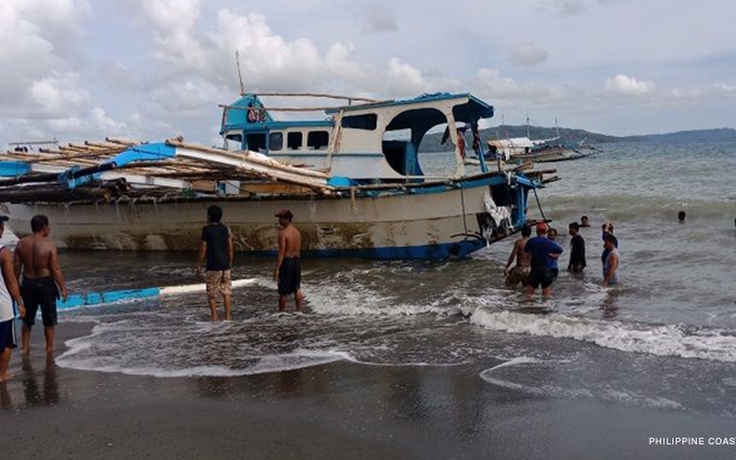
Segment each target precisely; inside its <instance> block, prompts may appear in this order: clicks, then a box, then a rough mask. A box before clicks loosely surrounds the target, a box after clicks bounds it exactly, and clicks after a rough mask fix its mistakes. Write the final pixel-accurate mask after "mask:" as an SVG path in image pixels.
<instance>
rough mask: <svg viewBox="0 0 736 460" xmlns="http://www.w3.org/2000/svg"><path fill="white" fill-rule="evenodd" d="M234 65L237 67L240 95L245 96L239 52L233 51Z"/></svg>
mask: <svg viewBox="0 0 736 460" xmlns="http://www.w3.org/2000/svg"><path fill="white" fill-rule="evenodd" d="M235 65H236V66H237V67H238V82H239V83H240V95H241V96H245V85H244V84H243V74H242V73H241V72H240V51H239V50H237V49H236V50H235Z"/></svg>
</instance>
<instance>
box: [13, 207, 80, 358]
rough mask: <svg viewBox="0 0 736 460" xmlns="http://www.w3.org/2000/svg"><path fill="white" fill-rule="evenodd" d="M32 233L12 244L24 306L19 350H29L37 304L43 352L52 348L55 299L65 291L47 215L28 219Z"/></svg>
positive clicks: (55, 319) (64, 294) (26, 351)
mask: <svg viewBox="0 0 736 460" xmlns="http://www.w3.org/2000/svg"><path fill="white" fill-rule="evenodd" d="M31 230H32V231H33V234H32V235H30V236H27V237H25V238H23V239H22V240H20V241H19V242H18V246H16V247H15V274H16V277H18V278H20V275H21V273H22V274H23V284H22V285H21V289H20V291H21V295H22V296H23V302H24V303H25V306H26V316H25V318H24V319H23V354H28V353H30V352H31V329H32V328H33V326H34V324H35V323H36V313H37V312H38V308H39V307H41V317H42V318H43V326H44V335H45V336H46V354H48V355H50V354H52V353H53V352H54V333H55V329H54V328H55V327H56V324H57V323H58V319H57V315H56V299H58V298H59V289H61V297H62V298H63V299H64V300H66V298H67V295H68V292H67V290H66V283H64V275H63V274H62V273H61V267H60V266H59V254H58V252H57V249H56V245H55V244H54V242H53V241H51V238H49V233H50V232H51V227H49V219H48V218H47V217H46V216H44V215H40V214H39V215H37V216H33V218H32V219H31Z"/></svg>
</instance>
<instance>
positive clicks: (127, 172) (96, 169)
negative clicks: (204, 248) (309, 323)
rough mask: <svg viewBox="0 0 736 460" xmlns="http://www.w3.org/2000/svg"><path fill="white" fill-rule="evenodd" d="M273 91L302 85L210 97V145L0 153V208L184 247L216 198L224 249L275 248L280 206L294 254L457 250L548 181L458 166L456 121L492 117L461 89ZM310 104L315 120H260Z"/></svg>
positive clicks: (104, 237)
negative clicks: (216, 110) (289, 103)
mask: <svg viewBox="0 0 736 460" xmlns="http://www.w3.org/2000/svg"><path fill="white" fill-rule="evenodd" d="M277 96H279V97H286V98H288V97H291V96H298V97H304V96H305V95H304V94H273V93H262V94H255V93H247V94H241V96H240V98H239V99H238V100H236V101H235V102H234V103H232V104H228V105H223V106H222V109H223V114H222V121H221V135H222V138H223V144H224V145H223V147H222V148H210V147H204V146H200V145H195V144H190V143H187V142H184V140H183V139H182V138H176V139H167V140H165V141H163V142H150V143H141V142H135V141H131V140H126V139H116V138H107V139H105V140H104V141H101V142H90V141H87V142H84V143H79V144H69V145H68V146H62V147H58V148H54V149H39V151H38V152H35V151H17V150H18V149H15V150H14V151H9V152H6V153H5V154H0V160H1V161H0V202H2V203H4V204H2V205H0V206H2V208H3V209H1V210H0V211H2V212H4V213H6V214H7V215H9V217H10V221H9V226H10V227H11V229H12V231H13V232H14V233H15V234H17V235H18V236H21V237H22V236H24V235H26V234H28V233H29V231H30V228H29V221H30V219H31V217H32V216H33V215H35V214H44V215H46V216H48V218H49V220H50V221H51V223H52V228H53V229H52V233H51V236H52V238H54V240H55V241H56V242H57V244H58V245H59V246H61V247H66V248H74V249H93V248H94V249H120V250H168V251H192V250H196V249H197V248H198V246H199V242H200V239H201V238H200V233H201V227H202V225H203V224H204V223H205V222H204V221H205V216H206V209H207V207H208V206H210V205H212V204H217V205H219V206H221V207H222V208H223V211H224V218H223V221H224V222H226V223H227V225H228V226H229V227H230V229H231V232H232V234H233V238H234V242H235V246H236V249H237V250H239V251H246V252H251V253H262V254H268V253H273V252H274V251H275V250H276V248H277V227H276V225H275V219H274V217H273V215H274V211H275V210H277V209H280V208H288V209H290V210H291V211H292V212H293V214H294V216H295V220H294V223H295V225H296V227H297V228H298V229H299V230H300V231H301V233H302V240H303V251H304V253H305V255H317V256H357V257H368V258H378V259H397V258H401V259H404V258H422V259H435V258H446V257H461V258H462V257H466V256H468V255H470V254H471V253H473V252H474V251H477V250H479V249H481V248H484V247H485V246H487V245H488V244H491V243H493V242H495V241H498V240H500V239H502V238H504V237H506V236H508V235H511V234H513V233H514V232H516V231H518V230H520V228H521V226H522V225H524V224H525V223H526V222H527V216H526V210H527V199H528V195H529V192H530V191H533V192H534V193H535V194H536V189H537V188H539V187H542V186H543V184H544V183H545V182H548V181H550V180H556V179H557V178H556V177H547V176H544V174H543V173H534V172H533V171H530V170H529V169H528V167H527V166H525V167H523V168H516V169H511V170H509V169H505V168H501V167H498V165H496V164H493V163H491V164H487V163H486V161H485V160H484V155H483V153H485V152H481V154H480V155H478V158H477V164H476V165H471V166H469V167H468V166H466V161H465V160H466V159H465V153H464V151H461V149H460V146H459V145H458V144H459V142H458V135H457V127H458V126H460V125H463V126H465V125H467V126H470V125H477V123H478V121H479V120H480V119H483V118H490V117H491V116H493V107H492V106H491V105H489V104H487V103H485V102H483V101H481V100H479V99H477V98H476V97H474V96H472V95H470V94H448V93H438V94H431V95H422V96H420V97H416V98H413V99H407V100H385V101H378V100H369V99H364V98H354V97H349V98H348V97H341V96H331V95H314V94H310V95H309V96H311V97H315V98H324V97H330V98H337V99H340V100H342V101H345V100H347V103H344V102H343V103H342V104H341V105H337V106H331V107H311V108H304V107H266V106H265V105H264V103H263V100H264V98H266V97H272V98H276V97H277ZM316 110H320V111H323V112H324V114H325V116H324V117H323V118H320V119H314V120H307V121H305V120H290V121H289V120H287V121H284V120H276V119H275V118H274V117H273V113H275V112H278V111H284V112H290V111H292V112H296V111H316ZM444 127H447V128H448V130H449V132H450V138H451V140H452V142H453V143H454V144H455V150H454V152H452V153H449V155H451V156H452V161H451V162H450V164H451V165H452V166H453V167H452V168H451V169H452V170H451V171H449V172H448V173H447V174H444V175H426V174H424V172H423V170H422V166H421V161H420V156H421V154H420V144H421V140H422V138H423V137H424V135H425V134H426V133H427V132H428V131H430V130H432V129H435V130H441V129H443V128H444ZM481 148H482V147H481ZM26 150H27V149H26Z"/></svg>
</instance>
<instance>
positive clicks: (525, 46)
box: [506, 42, 547, 67]
mask: <svg viewBox="0 0 736 460" xmlns="http://www.w3.org/2000/svg"><path fill="white" fill-rule="evenodd" d="M506 56H507V59H508V60H509V62H511V63H512V64H515V65H518V66H522V67H532V66H535V65H539V64H542V63H544V62H545V61H547V51H546V50H544V49H542V48H540V47H538V46H537V45H535V44H534V43H530V42H527V43H520V44H518V45H514V46H512V47H511V48H509V50H508V52H507V53H506Z"/></svg>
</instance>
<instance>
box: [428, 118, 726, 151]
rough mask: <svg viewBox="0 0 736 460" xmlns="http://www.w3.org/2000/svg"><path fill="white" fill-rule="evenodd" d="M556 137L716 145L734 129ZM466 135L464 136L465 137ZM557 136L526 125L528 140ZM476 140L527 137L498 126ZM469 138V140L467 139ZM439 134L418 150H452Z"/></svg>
mask: <svg viewBox="0 0 736 460" xmlns="http://www.w3.org/2000/svg"><path fill="white" fill-rule="evenodd" d="M559 130H560V137H561V138H562V141H563V142H565V143H569V144H572V145H578V144H580V143H581V142H583V143H584V144H587V145H596V144H607V143H612V142H640V141H648V142H718V141H736V129H733V128H718V129H699V130H692V131H677V132H674V133H666V134H645V135H640V136H609V135H606V134H600V133H594V132H590V131H586V130H584V129H571V128H560V129H559ZM466 136H468V135H467V134H466ZM556 136H557V131H556V129H555V128H545V127H541V126H530V127H529V137H530V138H531V139H549V138H553V137H556ZM480 137H481V139H482V141H483V142H484V143H485V142H487V141H488V140H491V139H506V138H511V137H527V126H526V125H519V126H512V125H501V126H497V127H493V128H486V129H482V130H481V131H480ZM468 139H469V138H468ZM441 140H442V133H433V134H427V135H426V136H425V137H424V139H423V140H422V145H421V150H422V151H425V152H438V151H444V150H452V147H451V145H452V144H451V143H450V142H446V143H445V144H444V145H442V144H440V141H441Z"/></svg>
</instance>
